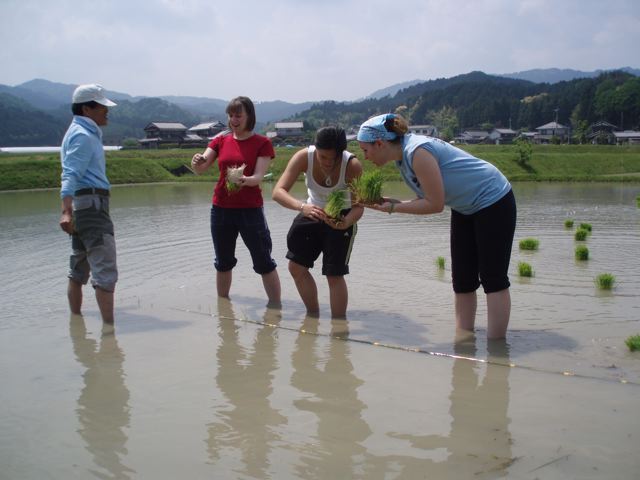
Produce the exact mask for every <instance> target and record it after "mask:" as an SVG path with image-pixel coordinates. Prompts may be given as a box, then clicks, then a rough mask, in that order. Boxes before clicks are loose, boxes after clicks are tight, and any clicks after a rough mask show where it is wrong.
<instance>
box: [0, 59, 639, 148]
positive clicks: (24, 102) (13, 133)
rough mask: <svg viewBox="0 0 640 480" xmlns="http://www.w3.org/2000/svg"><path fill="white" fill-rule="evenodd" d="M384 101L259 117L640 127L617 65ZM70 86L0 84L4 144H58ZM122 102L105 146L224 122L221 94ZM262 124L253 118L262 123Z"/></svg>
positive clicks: (456, 125)
mask: <svg viewBox="0 0 640 480" xmlns="http://www.w3.org/2000/svg"><path fill="white" fill-rule="evenodd" d="M408 85H409V86H407V87H406V88H402V89H400V90H397V88H395V87H398V85H396V86H395V87H394V88H391V87H390V90H389V91H390V92H395V93H394V94H393V95H391V94H389V95H386V96H383V97H381V98H374V97H369V98H365V99H363V100H360V101H355V102H334V101H327V102H320V103H311V102H308V103H301V104H290V103H287V102H278V101H276V102H257V103H256V113H257V116H258V120H259V121H261V122H273V121H286V120H289V121H303V122H305V128H307V129H308V130H315V129H316V128H318V127H319V126H322V125H327V124H338V125H342V126H344V127H354V126H357V125H359V124H360V123H362V122H363V121H364V120H366V119H367V118H369V117H370V116H372V115H375V114H378V113H385V112H393V111H399V112H401V113H402V114H403V115H404V116H405V117H407V119H408V120H409V121H410V122H411V123H412V124H433V125H436V126H437V127H438V129H439V131H440V132H441V134H442V135H443V136H444V137H445V138H452V137H453V136H455V135H456V134H458V133H459V132H460V131H462V130H465V129H475V128H482V129H489V128H492V127H511V128H513V129H514V130H532V129H535V128H536V127H539V126H541V125H544V124H546V123H548V122H551V121H554V120H556V118H557V120H558V121H559V122H560V123H562V124H565V125H570V126H571V127H572V130H573V132H574V133H577V134H578V135H580V134H581V132H585V131H586V129H587V128H588V126H589V125H590V124H592V123H594V122H596V121H598V120H606V121H608V122H609V123H612V124H614V125H617V126H618V127H619V128H622V129H640V77H637V76H634V75H633V74H631V73H626V72H622V71H616V72H607V73H603V74H601V75H600V76H598V77H595V78H580V79H574V80H571V81H563V82H558V83H553V84H550V83H534V82H530V81H527V80H519V79H512V78H506V77H502V76H495V75H487V74H485V73H482V72H471V73H468V74H465V75H458V76H455V77H452V78H441V79H436V80H429V81H426V82H419V83H416V84H413V82H408ZM73 88H74V86H73V85H64V84H56V83H54V82H48V81H46V80H32V81H31V82H26V83H24V84H22V85H19V86H16V87H7V86H4V85H0V146H37V145H47V144H49V145H56V144H58V143H60V141H61V139H62V135H63V133H64V131H65V129H66V128H67V126H68V124H69V122H70V120H71V111H70V104H69V100H68V99H69V98H70V96H71V92H72V91H73ZM109 96H110V97H112V98H113V99H114V100H116V101H117V102H118V107H116V108H114V109H112V110H111V111H110V114H109V115H110V121H109V125H108V126H107V127H106V128H105V129H104V141H105V144H119V143H121V142H122V140H124V139H125V138H130V137H132V138H141V137H143V136H144V131H143V128H144V127H145V126H146V125H147V124H148V123H150V122H163V121H164V122H181V123H183V124H184V125H185V126H187V127H190V126H193V125H195V124H196V123H200V122H202V121H210V120H222V121H224V107H225V106H226V101H225V100H219V99H212V98H200V97H179V96H171V97H164V98H148V97H132V96H130V95H127V94H124V93H119V92H109ZM262 127H263V124H262V123H260V124H258V130H261V128H262Z"/></svg>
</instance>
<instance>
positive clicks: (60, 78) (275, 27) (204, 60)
mask: <svg viewBox="0 0 640 480" xmlns="http://www.w3.org/2000/svg"><path fill="white" fill-rule="evenodd" d="M0 45H1V47H0V84H4V85H10V86H15V85H18V84H20V83H23V82H26V81H29V80H32V79H34V78H43V79H46V80H50V81H53V82H60V83H67V84H80V83H100V84H102V85H104V86H105V87H106V88H107V89H108V90H114V91H118V92H122V93H128V94H130V95H134V96H137V95H144V96H160V95H188V96H199V97H209V98H219V99H223V100H229V99H231V98H233V97H235V96H238V95H246V96H249V97H251V98H252V99H253V100H254V101H258V102H261V101H271V100H283V101H287V102H292V103H300V102H306V101H320V100H335V101H350V100H357V99H359V98H362V97H364V96H367V95H369V94H371V93H373V92H374V91H376V90H378V89H382V88H385V87H388V86H391V85H395V84H398V83H402V82H406V81H410V80H415V79H421V80H431V79H436V78H449V77H453V76H456V75H459V74H463V73H468V72H471V71H475V70H480V71H483V72H485V73H513V72H519V71H524V70H530V69H534V68H571V69H576V70H583V71H593V70H597V69H615V68H620V67H625V66H630V67H633V68H640V48H639V47H638V46H639V45H640V1H639V0H608V1H606V2H604V1H601V0H520V1H519V0H439V1H433V0H386V1H382V0H366V1H361V0H232V1H227V2H221V1H218V0H0Z"/></svg>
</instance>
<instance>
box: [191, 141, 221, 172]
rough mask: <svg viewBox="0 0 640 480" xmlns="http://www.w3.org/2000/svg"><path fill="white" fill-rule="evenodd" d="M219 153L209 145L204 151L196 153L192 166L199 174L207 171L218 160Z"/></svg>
mask: <svg viewBox="0 0 640 480" xmlns="http://www.w3.org/2000/svg"><path fill="white" fill-rule="evenodd" d="M217 157H218V154H217V153H216V151H215V150H213V149H211V148H209V147H207V149H206V150H205V151H204V153H196V154H195V155H194V156H193V158H192V159H191V167H192V168H193V171H194V172H196V173H197V174H198V175H199V174H201V173H203V172H206V171H207V170H208V169H209V167H211V165H213V163H214V162H215V161H216V158H217Z"/></svg>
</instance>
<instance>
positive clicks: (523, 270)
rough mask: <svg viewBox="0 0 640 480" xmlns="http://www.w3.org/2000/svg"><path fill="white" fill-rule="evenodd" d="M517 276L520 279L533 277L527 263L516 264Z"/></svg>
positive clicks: (531, 269)
mask: <svg viewBox="0 0 640 480" xmlns="http://www.w3.org/2000/svg"><path fill="white" fill-rule="evenodd" d="M518 275H520V276H521V277H533V268H531V265H529V264H528V263H527V262H518Z"/></svg>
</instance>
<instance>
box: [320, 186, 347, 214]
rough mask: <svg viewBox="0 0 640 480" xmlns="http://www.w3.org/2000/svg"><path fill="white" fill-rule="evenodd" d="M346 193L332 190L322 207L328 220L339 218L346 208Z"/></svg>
mask: <svg viewBox="0 0 640 480" xmlns="http://www.w3.org/2000/svg"><path fill="white" fill-rule="evenodd" d="M346 193H347V192H346V190H334V191H333V192H331V193H330V194H329V196H328V197H327V204H326V205H325V207H324V211H325V213H326V214H327V215H328V216H329V217H330V218H340V212H342V210H344V208H345V206H346V201H345V194H346Z"/></svg>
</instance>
